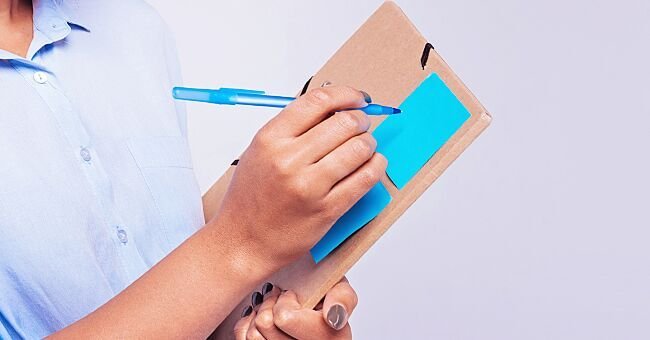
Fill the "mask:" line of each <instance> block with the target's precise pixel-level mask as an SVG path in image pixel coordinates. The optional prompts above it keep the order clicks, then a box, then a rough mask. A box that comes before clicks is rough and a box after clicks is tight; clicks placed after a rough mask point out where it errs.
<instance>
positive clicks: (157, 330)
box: [51, 221, 273, 339]
mask: <svg viewBox="0 0 650 340" xmlns="http://www.w3.org/2000/svg"><path fill="white" fill-rule="evenodd" d="M232 228H233V227H231V226H224V225H219V223H218V221H213V222H212V223H210V224H208V225H206V226H205V227H204V228H203V229H201V230H200V231H199V232H197V233H196V234H195V235H194V236H192V237H191V238H190V239H188V240H187V241H186V242H184V243H183V244H182V245H181V246H179V247H178V248H177V249H176V250H174V251H173V252H172V253H171V254H169V256H167V257H165V258H164V259H163V260H162V261H161V262H160V263H158V264H157V265H156V266H154V267H153V268H152V269H151V270H149V271H148V272H147V273H146V274H144V275H143V276H142V277H141V278H139V279H138V280H137V281H135V282H134V283H133V284H131V285H130V286H129V287H128V288H127V289H125V290H124V291H123V292H122V293H120V294H119V295H117V296H116V297H115V298H113V299H112V300H110V301H108V302H107V303H106V304H104V305H103V306H101V307H100V308H99V309H97V310H96V311H94V312H93V313H91V314H89V315H88V316H86V317H84V318H83V319H81V320H79V321H77V322H76V323H74V324H72V325H70V326H69V327H67V328H65V329H63V330H61V331H60V332H57V333H55V334H53V335H52V336H51V337H52V338H59V337H61V338H64V337H65V338H69V337H75V338H90V337H92V338H143V337H147V338H203V339H205V338H206V337H207V336H208V335H209V334H210V333H211V332H212V331H213V330H214V328H215V327H216V326H217V325H219V324H220V323H221V322H222V321H223V320H224V319H225V318H226V317H227V316H228V314H230V312H231V311H232V309H233V308H234V307H235V306H236V305H237V304H238V303H239V302H240V301H241V299H242V297H243V296H244V295H245V294H247V293H248V292H250V291H251V290H253V288H254V287H255V286H256V285H257V284H259V283H260V282H261V281H262V280H263V279H264V278H265V277H267V276H268V275H269V274H270V273H271V272H272V271H273V269H272V268H271V267H270V266H269V265H268V263H261V262H257V261H256V260H255V259H257V258H258V257H256V256H254V255H255V254H254V253H252V250H251V247H250V246H248V243H247V240H246V239H245V238H243V237H241V236H240V235H239V234H238V233H236V232H232Z"/></svg>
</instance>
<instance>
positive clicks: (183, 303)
mask: <svg viewBox="0 0 650 340" xmlns="http://www.w3.org/2000/svg"><path fill="white" fill-rule="evenodd" d="M32 31H33V22H32V7H31V2H30V1H24V0H0V32H2V34H1V35H0V48H1V49H4V50H7V51H10V52H12V53H14V54H16V55H19V56H23V57H25V56H26V55H27V52H28V48H29V44H30V43H31V40H32V38H33V37H32ZM365 105H367V104H366V102H365V100H364V96H363V94H362V93H361V92H359V91H357V90H355V89H352V88H349V87H344V86H329V87H326V88H319V89H315V90H312V91H310V92H308V93H307V94H305V95H304V96H302V97H300V98H299V99H297V100H296V101H295V102H293V103H292V104H291V105H289V106H288V107H287V108H286V109H284V110H283V111H282V112H280V113H279V114H278V115H277V116H276V117H274V118H273V119H272V120H271V121H269V122H268V123H267V124H266V125H265V126H264V127H263V128H262V129H261V130H260V131H259V132H258V133H257V134H256V136H255V137H254V139H253V141H252V142H251V144H250V146H249V147H248V148H247V150H246V151H245V152H244V154H243V155H242V157H241V159H240V164H239V166H238V167H237V170H236V172H235V174H234V176H233V180H232V182H231V185H230V186H229V188H228V190H227V192H226V194H225V197H224V198H223V201H222V202H221V205H220V208H219V209H218V210H217V212H216V215H215V216H214V217H213V218H211V219H209V221H208V222H207V223H206V225H205V226H204V227H203V228H202V229H201V230H199V231H198V232H197V233H196V234H194V235H193V236H192V237H190V238H189V239H188V240H187V241H186V242H184V243H183V244H182V245H181V246H179V247H178V248H177V249H176V250H174V251H173V252H172V253H170V254H169V255H168V256H167V257H165V258H164V259H163V260H162V261H161V262H159V263H158V264H157V265H155V266H154V267H153V268H152V269H151V270H149V271H148V272H147V273H145V274H144V275H143V276H142V277H141V278H139V279H138V280H136V281H135V282H134V283H133V284H131V285H130V286H129V287H127V288H126V289H125V290H124V291H123V292H121V293H120V294H118V295H117V296H116V297H114V298H113V299H111V300H110V301H109V302H107V303H106V304H104V305H103V306H101V307H99V308H98V309H97V310H96V311H94V312H92V313H90V314H89V315H87V316H86V317H84V318H82V319H81V320H79V321H77V322H75V323H73V324H71V325H70V326H68V327H66V328H65V329H63V330H61V331H59V332H57V333H55V334H52V335H51V336H50V337H51V338H54V339H56V338H107V339H113V338H143V337H146V338H203V339H204V338H206V337H207V336H209V335H210V334H211V333H212V332H213V331H214V329H215V325H221V326H220V327H219V329H217V331H216V332H215V333H214V334H213V336H214V337H217V338H231V337H232V336H236V338H237V339H287V338H298V339H306V338H318V339H349V338H351V330H350V326H349V325H348V324H347V318H348V317H349V315H350V314H351V313H352V311H353V310H354V308H355V307H356V304H357V296H356V294H355V292H354V290H353V289H352V287H351V286H350V285H349V283H348V282H347V281H346V280H343V281H341V282H340V283H339V284H338V285H336V286H335V287H334V288H333V289H332V290H331V291H330V292H329V293H328V294H327V296H326V297H325V299H324V301H323V303H322V306H321V307H319V308H317V310H304V309H301V308H300V307H299V304H298V301H297V298H296V296H295V294H294V293H292V292H281V291H280V290H279V287H275V288H274V289H273V290H272V291H271V292H270V293H268V294H266V296H265V298H264V302H263V303H262V304H261V305H258V306H256V308H255V311H254V312H253V313H251V314H250V315H249V316H247V317H244V318H241V319H240V320H239V321H237V323H236V325H235V326H234V330H233V328H230V326H225V327H224V325H226V324H223V325H222V323H223V322H224V320H225V319H226V318H228V316H229V315H231V314H233V315H232V316H231V318H229V319H233V318H236V317H238V316H239V315H240V314H241V311H240V310H236V311H233V309H234V308H235V307H236V306H237V305H238V304H239V302H240V301H241V300H242V298H243V297H244V296H247V295H249V294H250V292H252V291H253V290H254V289H255V287H259V285H260V284H261V283H263V282H264V279H265V278H266V277H269V276H270V275H271V274H272V273H273V272H275V271H277V270H279V269H280V268H282V267H283V266H285V265H287V264H289V263H290V262H292V261H294V260H296V259H297V258H298V257H299V256H300V255H302V254H304V253H305V252H307V251H308V250H309V249H310V248H311V247H312V246H313V245H314V244H315V243H316V242H317V241H318V240H319V239H320V238H321V237H322V236H323V235H324V234H325V233H326V232H327V230H328V229H329V228H330V227H331V226H332V225H333V224H334V222H335V221H336V220H337V219H338V218H339V217H340V216H341V215H342V214H343V213H345V211H347V210H348V209H349V208H350V207H351V206H352V205H353V204H354V203H355V202H356V201H357V200H358V199H360V198H361V197H362V196H363V195H364V194H365V193H366V192H368V191H369V190H370V188H372V186H374V185H375V184H376V183H377V182H378V181H379V178H380V175H381V174H383V173H384V172H385V168H386V160H385V158H384V157H383V156H381V155H379V154H377V153H375V147H376V141H375V140H374V139H373V137H372V136H371V135H370V134H369V133H368V132H367V130H368V128H369V127H370V120H369V118H368V116H366V115H365V114H364V113H363V112H361V111H345V112H339V113H336V114H332V113H333V112H337V111H341V110H344V109H348V108H360V107H364V106H365ZM208 203H209V202H208ZM215 287H218V289H215ZM332 307H337V308H343V310H344V313H343V314H342V315H343V316H342V317H343V318H344V320H343V322H341V323H339V326H341V327H342V328H341V327H339V329H338V330H336V329H334V327H332V326H331V325H330V323H329V322H327V314H328V312H329V311H330V308H332Z"/></svg>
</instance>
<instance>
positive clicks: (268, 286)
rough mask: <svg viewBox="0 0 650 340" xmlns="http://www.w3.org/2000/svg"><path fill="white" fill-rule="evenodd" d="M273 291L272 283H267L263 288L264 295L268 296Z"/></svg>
mask: <svg viewBox="0 0 650 340" xmlns="http://www.w3.org/2000/svg"><path fill="white" fill-rule="evenodd" d="M272 290H273V284H272V283H271V282H267V283H265V284H264V285H263V286H262V295H266V294H268V293H270V292H271V291H272Z"/></svg>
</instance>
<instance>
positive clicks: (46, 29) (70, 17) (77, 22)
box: [0, 0, 90, 61]
mask: <svg viewBox="0 0 650 340" xmlns="http://www.w3.org/2000/svg"><path fill="white" fill-rule="evenodd" d="M33 7H34V14H33V18H34V28H35V30H34V38H33V40H32V43H31V44H30V47H29V51H28V53H27V54H28V56H27V58H26V60H27V61H29V60H31V59H32V57H33V56H34V54H35V53H36V52H37V51H38V50H40V49H41V48H42V46H44V45H46V44H49V43H52V42H55V41H59V40H61V39H64V38H65V37H66V36H67V35H68V34H69V33H70V31H71V27H70V25H74V26H77V27H80V28H81V29H84V30H86V31H90V25H89V24H88V20H87V19H86V18H87V15H85V12H84V10H83V8H81V7H80V6H79V3H78V0H33ZM14 59H20V60H22V59H24V58H21V57H18V56H16V55H14V54H12V53H9V52H7V51H4V50H0V60H14Z"/></svg>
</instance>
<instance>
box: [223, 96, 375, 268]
mask: <svg viewBox="0 0 650 340" xmlns="http://www.w3.org/2000/svg"><path fill="white" fill-rule="evenodd" d="M366 105H367V102H366V100H365V98H364V94H363V93H362V92H360V91H357V90H355V89H352V88H349V87H344V86H329V87H322V88H317V89H314V90H311V91H309V92H307V93H306V94H305V95H303V96H301V97H299V98H298V99H297V100H295V101H294V102H293V103H291V104H290V105H289V106H287V107H286V108H285V109H284V110H282V112H280V113H279V114H278V115H277V116H276V117H274V118H273V119H272V120H271V121H269V122H268V123H267V124H266V125H265V126H264V127H262V129H260V131H259V132H258V133H257V134H256V135H255V137H254V139H253V141H252V142H251V144H250V146H249V147H248V149H247V150H246V151H245V152H244V154H243V155H242V157H241V158H240V161H239V164H238V166H237V169H236V171H235V173H234V175H233V179H232V181H231V184H230V186H229V188H228V191H227V192H226V195H225V197H224V200H223V203H222V206H221V210H220V211H219V213H218V214H217V216H216V219H217V220H218V222H219V223H218V224H219V225H221V226H228V227H231V228H232V230H231V233H236V234H237V235H238V236H239V240H240V241H241V242H245V243H246V247H249V248H251V249H252V252H254V254H249V255H251V256H254V257H256V258H258V259H259V260H260V261H263V262H265V263H264V265H265V266H268V267H267V268H269V269H270V270H275V269H278V268H279V267H281V266H283V265H285V264H288V263H289V262H291V261H293V260H295V259H297V257H299V256H300V255H302V254H304V253H305V252H306V251H308V250H309V249H310V248H311V247H312V246H313V245H314V244H316V242H317V241H318V240H319V239H320V238H321V237H322V236H323V235H325V233H326V232H327V231H328V230H329V228H330V227H331V226H332V225H333V224H334V223H335V222H336V220H337V219H338V218H339V217H341V216H342V215H343V214H344V213H345V212H346V211H347V210H349V209H350V208H351V207H352V205H354V203H356V202H357V201H358V200H359V199H360V198H361V197H362V196H363V195H364V194H366V193H367V192H368V191H369V190H370V189H371V188H372V187H373V186H374V185H375V184H376V183H377V182H378V181H379V179H380V176H381V175H382V174H383V173H384V172H385V170H386V164H387V162H386V159H385V158H384V157H383V156H381V155H379V154H377V153H375V148H376V145H377V142H376V141H375V139H374V138H373V137H372V135H371V134H370V133H368V129H369V128H370V119H369V118H368V116H367V115H366V114H365V113H363V112H361V111H358V110H357V111H342V112H338V111H341V110H344V109H350V108H361V107H364V106H366ZM334 112H338V113H336V114H333V115H332V113H334Z"/></svg>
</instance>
